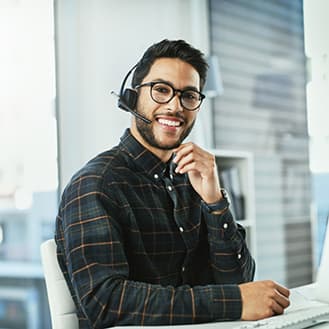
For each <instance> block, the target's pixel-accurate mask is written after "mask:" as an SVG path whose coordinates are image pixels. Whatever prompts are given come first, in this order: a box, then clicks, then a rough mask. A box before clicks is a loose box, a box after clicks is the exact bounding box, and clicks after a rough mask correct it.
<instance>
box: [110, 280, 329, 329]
mask: <svg viewBox="0 0 329 329" xmlns="http://www.w3.org/2000/svg"><path fill="white" fill-rule="evenodd" d="M314 287H315V284H309V285H306V286H301V287H298V288H294V289H291V296H290V302H291V304H290V306H289V307H288V308H287V309H286V311H285V313H287V314H288V313H289V312H292V311H296V310H298V309H305V308H309V307H310V306H311V305H312V304H315V303H317V302H316V301H315V300H314ZM328 307H329V304H328ZM241 323H242V321H227V322H211V323H203V324H189V325H175V326H147V327H143V328H146V329H169V327H170V328H171V329H173V328H174V329H176V328H177V329H232V328H235V327H238V326H239V325H240V324H241ZM243 323H244V324H247V323H249V322H247V321H243ZM116 328H118V329H119V328H120V329H122V327H116ZM141 328H142V327H140V326H129V329H141ZM312 328H314V329H315V328H316V329H329V322H328V323H324V324H319V325H317V326H314V327H312Z"/></svg>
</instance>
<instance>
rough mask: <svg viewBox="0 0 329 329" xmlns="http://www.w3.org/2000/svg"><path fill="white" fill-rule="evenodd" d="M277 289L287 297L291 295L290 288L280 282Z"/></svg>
mask: <svg viewBox="0 0 329 329" xmlns="http://www.w3.org/2000/svg"><path fill="white" fill-rule="evenodd" d="M276 290H277V291H278V292H279V293H280V294H282V295H283V296H285V297H289V296H290V290H289V289H287V288H286V287H284V286H281V285H280V284H278V283H276Z"/></svg>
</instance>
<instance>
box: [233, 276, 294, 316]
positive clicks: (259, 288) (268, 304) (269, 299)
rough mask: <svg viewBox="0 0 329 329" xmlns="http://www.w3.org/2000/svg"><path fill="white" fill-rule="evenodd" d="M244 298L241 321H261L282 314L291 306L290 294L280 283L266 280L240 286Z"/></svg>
mask: <svg viewBox="0 0 329 329" xmlns="http://www.w3.org/2000/svg"><path fill="white" fill-rule="evenodd" d="M239 287H240V291H241V297H242V314H241V320H247V321H251V320H260V319H263V318H267V317H270V316H273V315H276V314H282V313H283V311H284V309H285V308H287V307H288V306H289V305H290V302H289V295H290V292H289V290H288V289H287V288H285V287H283V286H281V285H279V284H278V283H276V282H274V281H271V280H266V281H256V282H248V283H243V284H240V285H239Z"/></svg>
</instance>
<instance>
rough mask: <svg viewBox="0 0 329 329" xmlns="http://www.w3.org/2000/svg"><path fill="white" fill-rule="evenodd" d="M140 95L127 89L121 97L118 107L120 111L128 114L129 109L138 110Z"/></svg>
mask: <svg viewBox="0 0 329 329" xmlns="http://www.w3.org/2000/svg"><path fill="white" fill-rule="evenodd" d="M137 98H138V94H137V91H136V90H134V89H131V88H126V89H124V91H123V92H122V94H121V95H120V98H119V100H118V106H119V107H120V109H122V110H125V111H127V112H128V110H127V107H128V108H129V109H131V110H135V109H136V105H137Z"/></svg>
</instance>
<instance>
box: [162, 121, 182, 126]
mask: <svg viewBox="0 0 329 329" xmlns="http://www.w3.org/2000/svg"><path fill="white" fill-rule="evenodd" d="M159 123H161V124H163V125H167V126H170V127H178V126H180V122H179V121H171V120H166V119H159Z"/></svg>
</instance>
